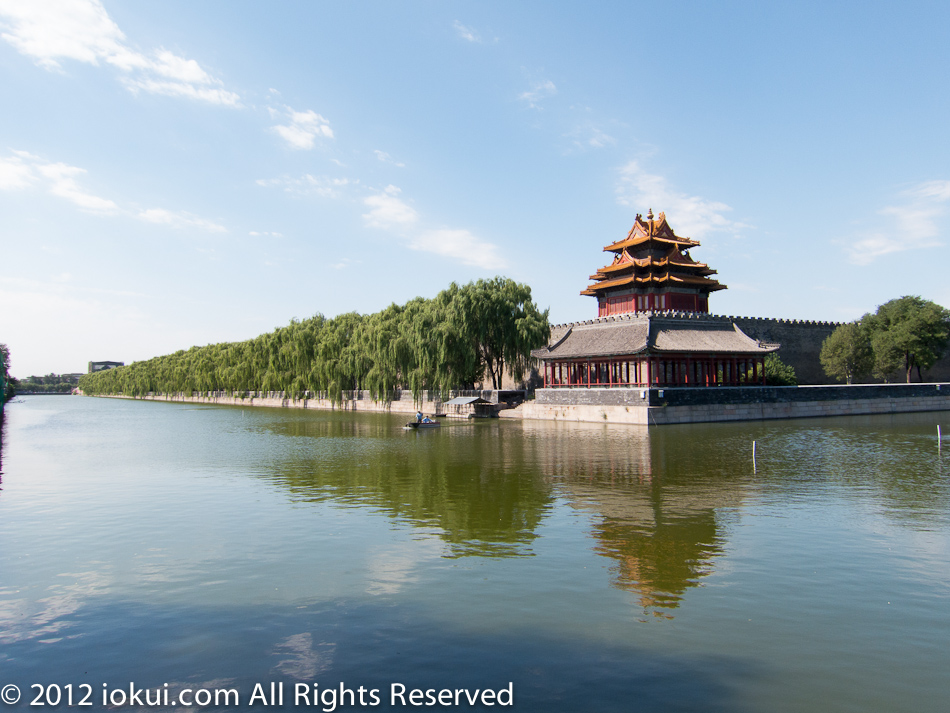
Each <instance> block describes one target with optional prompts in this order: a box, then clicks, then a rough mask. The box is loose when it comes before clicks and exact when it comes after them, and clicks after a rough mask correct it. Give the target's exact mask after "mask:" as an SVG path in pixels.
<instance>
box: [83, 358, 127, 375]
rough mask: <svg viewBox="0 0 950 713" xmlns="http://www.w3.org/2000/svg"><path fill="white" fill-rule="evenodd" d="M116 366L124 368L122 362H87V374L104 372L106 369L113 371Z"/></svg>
mask: <svg viewBox="0 0 950 713" xmlns="http://www.w3.org/2000/svg"><path fill="white" fill-rule="evenodd" d="M117 366H125V362H124V361H91V362H89V371H87V372H86V373H87V374H94V373H95V372H97V371H105V370H106V369H115V368H116V367H117Z"/></svg>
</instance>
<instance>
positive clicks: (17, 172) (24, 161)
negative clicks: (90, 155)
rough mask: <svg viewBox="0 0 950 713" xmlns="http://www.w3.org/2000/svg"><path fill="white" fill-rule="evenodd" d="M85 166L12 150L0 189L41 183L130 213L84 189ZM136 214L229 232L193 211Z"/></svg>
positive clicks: (107, 210)
mask: <svg viewBox="0 0 950 713" xmlns="http://www.w3.org/2000/svg"><path fill="white" fill-rule="evenodd" d="M86 173H87V171H86V169H84V168H79V167H78V166H70V165H69V164H65V163H53V162H50V161H46V160H45V159H42V158H40V157H39V156H34V155H33V154H31V153H28V152H26V151H13V155H12V156H9V157H7V158H0V190H17V189H22V188H27V187H30V186H36V187H40V188H43V189H45V190H46V192H47V193H49V194H50V195H53V196H56V197H57V198H62V199H63V200H66V201H69V202H70V203H72V204H73V205H75V206H77V207H78V208H79V209H80V210H82V211H83V212H85V213H91V214H93V215H119V214H124V215H129V214H130V211H128V210H123V209H122V208H120V207H119V206H118V204H116V202H115V201H112V200H109V199H108V198H102V197H100V196H97V195H93V194H92V193H90V192H88V191H87V190H85V189H84V188H83V187H82V186H81V185H80V183H79V179H80V178H81V177H82V176H85V175H86ZM134 215H135V217H136V218H139V219H140V220H144V221H147V222H149V223H156V224H159V225H169V226H171V227H173V228H179V229H180V228H188V227H193V228H201V229H202V230H207V231H209V232H212V233H226V232H227V229H226V228H225V227H223V226H221V225H218V224H216V223H213V222H211V221H210V220H205V219H204V218H199V217H197V216H195V215H191V214H190V213H173V212H172V211H169V210H165V209H164V208H149V209H148V210H142V211H139V212H137V213H135V214H134Z"/></svg>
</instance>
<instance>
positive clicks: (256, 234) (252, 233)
mask: <svg viewBox="0 0 950 713" xmlns="http://www.w3.org/2000/svg"><path fill="white" fill-rule="evenodd" d="M248 235H250V236H251V237H253V238H282V237H284V234H283V233H275V232H271V231H267V230H265V231H263V232H258V231H257V230H252V231H250V232H249V233H248Z"/></svg>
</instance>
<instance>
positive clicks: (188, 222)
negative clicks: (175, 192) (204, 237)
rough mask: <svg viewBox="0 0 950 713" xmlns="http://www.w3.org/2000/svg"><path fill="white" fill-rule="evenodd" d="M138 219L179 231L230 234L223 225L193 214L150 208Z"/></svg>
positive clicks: (139, 215) (141, 212) (142, 212)
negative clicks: (197, 229)
mask: <svg viewBox="0 0 950 713" xmlns="http://www.w3.org/2000/svg"><path fill="white" fill-rule="evenodd" d="M137 217H138V218H139V220H144V221H145V222H147V223H155V224H156V225H168V226H171V227H172V228H176V229H178V230H181V229H183V228H200V229H201V230H206V231H208V232H209V233H226V232H228V229H227V228H225V227H224V226H223V225H218V224H217V223H213V222H211V221H210V220H205V219H204V218H199V217H198V216H195V215H192V214H191V213H185V212H180V213H173V212H172V211H170V210H165V209H164V208H149V209H148V210H143V211H140V212H139V214H138V215H137Z"/></svg>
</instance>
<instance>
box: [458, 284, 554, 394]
mask: <svg viewBox="0 0 950 713" xmlns="http://www.w3.org/2000/svg"><path fill="white" fill-rule="evenodd" d="M456 303H457V309H456V311H455V312H454V314H453V317H454V318H455V319H458V320H459V321H460V322H461V332H462V333H463V334H464V335H465V337H466V338H467V339H469V340H471V343H472V344H473V345H474V346H475V348H476V349H477V352H478V354H479V355H480V357H481V359H482V361H483V362H484V364H485V370H486V372H487V375H488V376H489V377H490V378H491V381H492V387H493V388H495V389H500V388H501V382H502V378H503V376H504V372H505V369H506V368H507V370H508V372H509V373H510V374H511V377H512V378H513V379H514V380H515V381H520V380H521V379H522V378H523V377H524V373H525V371H527V369H528V366H529V364H530V359H531V350H532V349H536V348H538V347H541V346H543V345H544V344H545V343H547V339H548V336H549V335H550V325H549V324H548V310H545V311H544V312H540V311H539V310H538V308H537V306H536V305H535V304H534V302H532V301H531V288H530V287H528V286H527V285H522V284H519V283H517V282H515V281H514V280H510V279H508V278H505V277H496V278H494V279H492V280H478V281H477V282H473V283H469V284H468V285H465V286H464V287H462V288H461V289H460V290H459V294H458V297H457V298H456Z"/></svg>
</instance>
